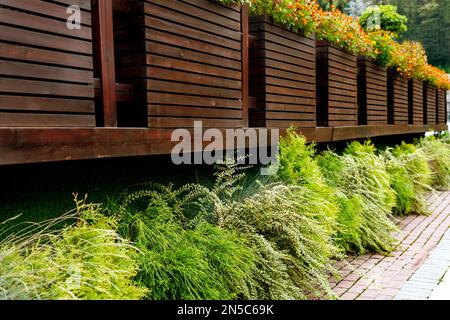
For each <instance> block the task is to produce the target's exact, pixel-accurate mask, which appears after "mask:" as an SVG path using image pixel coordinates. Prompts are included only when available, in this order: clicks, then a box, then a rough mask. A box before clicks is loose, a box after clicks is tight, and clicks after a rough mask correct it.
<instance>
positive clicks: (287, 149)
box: [278, 128, 338, 230]
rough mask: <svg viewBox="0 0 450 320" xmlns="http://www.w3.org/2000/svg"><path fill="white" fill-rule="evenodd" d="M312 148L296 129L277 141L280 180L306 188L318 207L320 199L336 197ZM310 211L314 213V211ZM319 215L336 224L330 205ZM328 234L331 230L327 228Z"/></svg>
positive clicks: (332, 225)
mask: <svg viewBox="0 0 450 320" xmlns="http://www.w3.org/2000/svg"><path fill="white" fill-rule="evenodd" d="M315 157H316V151H315V145H314V144H307V141H306V138H305V137H303V136H301V135H299V134H298V133H296V131H295V129H292V128H291V129H289V130H288V132H287V135H286V136H285V137H283V138H281V140H280V155H279V158H278V160H279V164H280V167H279V171H278V176H279V178H280V179H281V180H282V181H283V182H284V183H286V184H294V185H299V186H303V187H305V188H307V189H308V190H309V192H310V193H311V195H312V196H313V197H314V198H315V200H317V201H313V202H312V203H311V204H310V205H315V204H317V203H319V199H332V198H333V196H334V193H335V190H334V189H333V188H330V186H329V185H327V184H326V181H325V179H324V177H323V174H322V171H321V170H320V167H319V165H318V163H317V160H316V158H315ZM313 210H316V209H315V208H313ZM320 210H321V211H318V212H320V213H321V215H325V216H326V217H327V218H328V220H329V221H335V219H336V214H337V211H338V208H337V206H336V205H335V204H334V203H333V201H329V202H328V206H326V207H323V206H321V209H320ZM327 227H329V230H333V229H334V227H335V226H334V224H330V225H328V226H327Z"/></svg>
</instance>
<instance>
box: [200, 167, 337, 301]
mask: <svg viewBox="0 0 450 320" xmlns="http://www.w3.org/2000/svg"><path fill="white" fill-rule="evenodd" d="M242 177H243V176H242V175H240V174H238V168H237V167H236V165H235V164H233V163H226V164H225V166H224V167H223V168H222V169H221V170H220V171H219V174H218V175H217V181H216V184H215V186H214V187H213V188H212V189H210V188H204V187H201V186H197V187H196V188H197V189H198V191H200V192H199V193H198V194H199V195H201V196H200V197H199V198H200V199H201V202H202V203H203V208H204V210H203V212H204V213H206V214H208V213H209V212H212V213H213V216H214V220H215V221H217V223H218V224H219V225H221V226H222V227H224V228H226V229H229V230H236V231H238V232H240V233H242V234H244V235H245V236H246V238H248V239H249V241H250V243H251V247H252V248H253V250H254V251H255V254H256V255H257V256H258V260H257V268H256V270H255V271H254V274H253V278H252V281H251V283H249V288H250V289H251V290H250V293H251V294H252V296H250V297H249V298H252V299H303V298H306V297H307V295H308V294H310V295H312V296H318V297H321V296H323V295H324V294H325V295H328V296H332V292H331V289H330V287H329V283H328V274H329V273H330V272H332V273H334V272H335V270H334V268H333V266H332V263H331V261H330V258H331V257H333V256H334V255H335V254H336V250H335V248H334V246H333V245H332V244H331V242H330V238H331V235H332V231H331V230H332V228H331V227H330V226H331V225H333V223H334V221H333V219H331V218H330V217H328V216H327V215H326V214H324V212H326V211H328V210H329V209H328V207H329V206H330V205H332V204H331V203H330V202H329V201H328V200H327V199H324V198H321V197H318V196H317V193H315V192H312V191H311V190H310V189H308V188H306V187H301V186H294V185H285V184H282V183H270V184H264V185H261V186H260V189H259V190H258V191H257V192H255V193H254V194H252V195H250V194H248V193H245V192H244V193H242V192H238V189H239V187H238V186H239V181H240V180H241V179H242ZM242 194H245V197H236V195H242Z"/></svg>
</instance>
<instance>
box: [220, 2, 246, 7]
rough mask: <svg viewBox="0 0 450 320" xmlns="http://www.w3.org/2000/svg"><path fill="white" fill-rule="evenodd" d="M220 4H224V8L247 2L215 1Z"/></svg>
mask: <svg viewBox="0 0 450 320" xmlns="http://www.w3.org/2000/svg"><path fill="white" fill-rule="evenodd" d="M215 1H217V2H218V3H220V4H223V5H224V6H229V7H230V6H234V5H239V4H242V3H243V2H244V1H245V0H215Z"/></svg>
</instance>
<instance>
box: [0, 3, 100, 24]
mask: <svg viewBox="0 0 450 320" xmlns="http://www.w3.org/2000/svg"><path fill="white" fill-rule="evenodd" d="M67 2H68V4H67V5H65V6H62V5H59V4H55V3H51V2H47V1H42V0H27V1H17V0H0V5H3V6H7V7H11V8H15V9H20V10H23V11H26V12H30V13H39V14H42V15H46V16H49V17H52V18H55V19H58V20H62V21H66V20H67V18H68V15H67V12H66V10H67V7H68V6H69V5H79V6H80V8H84V9H85V10H86V9H87V11H83V12H82V15H81V23H82V24H85V25H88V26H90V25H91V24H92V17H91V13H90V12H89V11H90V10H89V9H88V8H90V1H89V0H74V1H72V0H67ZM87 3H89V5H86V4H87Z"/></svg>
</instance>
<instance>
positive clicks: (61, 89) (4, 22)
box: [0, 0, 95, 127]
mask: <svg viewBox="0 0 450 320" xmlns="http://www.w3.org/2000/svg"><path fill="white" fill-rule="evenodd" d="M70 4H73V5H79V6H80V8H81V9H82V14H81V18H82V27H81V29H80V30H77V29H76V30H70V29H69V28H67V26H66V21H67V18H68V17H69V15H68V14H67V13H66V10H67V6H68V4H66V3H65V2H62V1H53V2H49V1H42V0H30V1H12V0H0V126H2V127H26V126H30V127H31V126H33V127H52V126H53V127H64V126H67V127H74V126H75V127H83V126H86V127H93V126H94V125H95V115H94V112H95V105H94V86H93V81H94V77H93V45H92V29H91V23H92V17H91V4H90V1H86V0H74V1H70Z"/></svg>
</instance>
